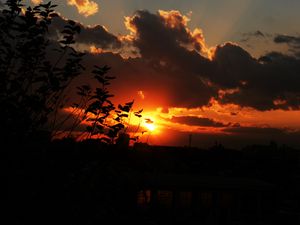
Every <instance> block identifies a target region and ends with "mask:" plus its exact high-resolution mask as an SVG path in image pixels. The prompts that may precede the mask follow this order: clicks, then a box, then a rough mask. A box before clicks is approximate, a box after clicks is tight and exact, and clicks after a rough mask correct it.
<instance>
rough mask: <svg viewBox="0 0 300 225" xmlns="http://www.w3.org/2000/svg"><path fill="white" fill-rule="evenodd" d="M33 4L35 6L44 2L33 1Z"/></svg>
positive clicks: (40, 0) (39, 0)
mask: <svg viewBox="0 0 300 225" xmlns="http://www.w3.org/2000/svg"><path fill="white" fill-rule="evenodd" d="M31 2H32V3H33V4H35V5H38V4H41V3H42V2H43V0H31Z"/></svg>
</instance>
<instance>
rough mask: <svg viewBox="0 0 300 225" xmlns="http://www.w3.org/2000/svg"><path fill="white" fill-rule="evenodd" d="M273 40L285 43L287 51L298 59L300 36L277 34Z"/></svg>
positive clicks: (299, 56) (277, 42) (299, 54)
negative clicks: (287, 47)
mask: <svg viewBox="0 0 300 225" xmlns="http://www.w3.org/2000/svg"><path fill="white" fill-rule="evenodd" d="M274 42H275V43H276V44H287V45H288V46H289V51H290V52H291V53H292V54H293V55H294V56H295V57H297V58H298V59H300V37H299V36H297V37H296V36H290V35H282V34H279V35H277V36H275V38H274Z"/></svg>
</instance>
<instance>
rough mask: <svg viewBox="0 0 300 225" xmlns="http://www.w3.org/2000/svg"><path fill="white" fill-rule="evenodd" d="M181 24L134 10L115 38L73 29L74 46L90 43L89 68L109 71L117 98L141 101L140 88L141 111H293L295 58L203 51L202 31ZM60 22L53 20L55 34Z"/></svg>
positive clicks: (298, 101)
mask: <svg viewBox="0 0 300 225" xmlns="http://www.w3.org/2000/svg"><path fill="white" fill-rule="evenodd" d="M188 22H189V18H188V17H187V16H184V15H182V14H181V13H180V12H178V11H159V12H157V13H155V14H154V13H150V12H148V11H143V10H142V11H141V10H140V11H137V12H136V13H135V14H134V15H133V16H131V17H127V18H126V21H125V24H126V27H127V28H128V29H129V31H130V35H129V36H126V37H117V36H115V35H113V34H111V33H110V32H109V31H107V30H106V29H105V27H103V26H101V25H97V26H94V27H86V26H83V25H82V24H79V26H80V27H81V29H82V32H81V34H80V35H78V37H77V41H78V42H79V43H80V44H83V45H85V46H86V48H85V50H86V51H90V47H91V46H94V47H93V49H94V52H97V54H87V55H86V58H85V63H86V64H87V65H89V67H92V66H93V65H94V64H97V65H98V64H99V62H100V63H101V64H103V65H109V66H110V67H112V71H111V72H112V73H113V75H115V76H116V77H117V79H116V80H115V81H114V82H113V88H114V90H115V91H116V92H115V93H116V95H117V96H118V93H126V95H128V96H132V97H131V98H138V99H141V97H140V96H139V94H138V93H139V91H141V90H142V91H143V93H147V104H148V106H149V107H153V108H157V107H165V108H170V107H182V108H197V107H203V106H206V105H209V104H210V102H211V101H212V99H214V100H217V101H218V102H219V103H221V104H235V105H239V106H241V107H251V108H254V109H256V110H260V111H266V110H274V109H283V110H292V109H299V107H300V86H299V85H298V84H299V83H300V76H299V74H300V60H299V59H297V58H296V57H294V56H288V55H285V54H282V53H278V52H270V53H268V54H265V55H263V56H262V57H260V58H259V59H257V58H254V57H253V56H252V55H251V54H250V53H249V52H247V51H246V50H245V49H243V48H242V47H241V46H239V45H237V44H235V43H230V42H228V43H225V44H220V45H218V46H216V47H215V48H211V49H208V48H207V46H206V44H205V39H204V34H203V33H202V31H201V30H200V29H195V30H193V31H192V30H190V29H189V28H188ZM65 23H66V19H64V18H62V17H58V18H56V19H55V20H54V21H53V27H54V28H53V29H54V30H55V32H56V31H58V30H62V27H63V25H64V24H65ZM158 34H159V35H158ZM256 35H261V34H259V33H257V34H256ZM124 46H126V48H125V47H124ZM128 49H130V51H133V52H134V51H136V52H134V53H133V54H132V52H129V53H128V52H127V53H128V55H134V57H129V58H124V57H123V56H124V55H123V54H122V55H121V54H120V52H126V51H128ZM133 49H134V50H133ZM119 98H120V99H122V98H123V99H124V96H121V97H119Z"/></svg>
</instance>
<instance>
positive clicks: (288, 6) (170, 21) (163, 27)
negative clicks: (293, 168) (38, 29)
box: [25, 0, 300, 148]
mask: <svg viewBox="0 0 300 225" xmlns="http://www.w3.org/2000/svg"><path fill="white" fill-rule="evenodd" d="M25 2H26V1H25ZM39 2H40V1H39V0H32V1H27V3H28V4H37V3H39ZM44 2H45V1H44ZM52 2H53V3H54V4H58V5H59V6H58V7H57V11H58V12H59V14H60V17H58V18H56V19H55V20H54V21H53V25H52V35H53V36H54V38H55V36H58V33H57V32H56V31H59V30H61V29H62V27H63V25H64V24H65V23H66V20H67V19H72V20H75V21H77V22H79V23H80V24H81V27H82V32H81V34H80V35H79V36H78V37H77V43H78V44H77V46H76V48H77V49H79V50H81V51H85V52H87V55H86V57H85V59H84V63H85V64H86V65H87V66H90V67H91V66H92V65H94V64H97V65H108V66H110V67H111V68H112V69H111V70H110V73H111V74H112V75H114V76H116V77H117V79H116V80H114V82H113V84H112V86H111V91H112V92H113V93H114V94H115V95H116V98H115V101H116V102H128V101H131V100H132V99H134V100H135V104H134V107H135V109H141V108H143V109H144V118H149V119H151V120H153V121H154V124H153V127H150V128H149V127H147V125H146V124H144V128H145V129H148V133H147V134H145V135H144V137H142V138H144V139H141V140H142V141H146V140H147V139H148V142H149V143H150V144H156V145H179V146H183V145H187V144H188V136H189V134H192V135H193V142H192V145H194V146H199V147H209V146H212V145H213V144H214V143H215V142H216V141H218V142H221V143H223V144H224V145H225V146H228V147H237V148H239V147H241V146H245V145H248V144H255V143H257V144H268V143H269V142H270V141H271V140H274V141H277V142H278V143H279V144H288V145H290V146H295V147H300V108H299V107H300V14H299V9H300V1H299V0H285V1H282V0H264V1H261V0H238V1H237V0H226V1H224V0H202V1H196V0H160V1H158V0H151V1H149V0H60V1H56V0H53V1H52ZM79 79H80V82H85V81H86V80H87V79H86V76H83V77H81V78H79ZM150 130H151V131H150Z"/></svg>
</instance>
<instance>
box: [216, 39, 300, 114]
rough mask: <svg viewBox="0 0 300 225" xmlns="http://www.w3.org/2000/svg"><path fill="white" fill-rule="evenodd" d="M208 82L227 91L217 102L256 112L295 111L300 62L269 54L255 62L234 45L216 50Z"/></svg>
mask: <svg viewBox="0 0 300 225" xmlns="http://www.w3.org/2000/svg"><path fill="white" fill-rule="evenodd" d="M213 63H215V65H216V66H215V68H216V72H215V74H214V75H213V76H212V81H213V82H215V83H216V85H219V87H220V88H221V89H222V88H223V89H235V91H227V92H225V93H224V94H223V95H222V96H219V100H220V101H221V102H223V103H235V104H238V105H240V106H246V107H253V108H255V109H258V110H270V109H298V108H299V106H300V87H299V85H297V84H298V83H299V82H300V76H299V74H300V60H299V59H297V58H295V57H293V56H287V55H284V54H282V53H277V52H271V53H268V54H267V55H265V56H263V57H261V58H260V59H255V58H252V57H251V56H250V54H249V53H247V52H246V51H245V50H244V49H242V48H241V47H239V46H237V45H233V44H230V43H229V44H226V45H224V46H221V47H218V48H217V50H216V53H215V57H214V60H213Z"/></svg>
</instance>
